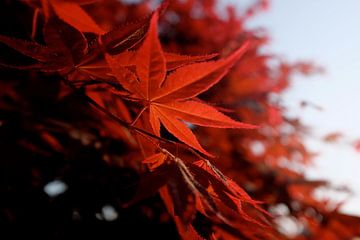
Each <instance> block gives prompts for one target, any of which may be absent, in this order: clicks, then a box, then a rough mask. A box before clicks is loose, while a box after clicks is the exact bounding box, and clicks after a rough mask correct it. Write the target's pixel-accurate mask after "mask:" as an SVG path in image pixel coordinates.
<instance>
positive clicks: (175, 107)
mask: <svg viewBox="0 0 360 240" xmlns="http://www.w3.org/2000/svg"><path fill="white" fill-rule="evenodd" d="M157 22H158V13H157V12H155V13H154V14H153V16H152V18H151V21H150V27H149V30H148V33H147V36H146V37H145V39H144V41H143V43H142V45H141V46H140V47H139V49H138V50H137V51H136V52H135V53H133V54H132V56H130V57H128V58H125V60H126V61H128V62H127V63H124V62H121V61H120V60H119V58H117V57H116V56H115V57H112V56H110V55H107V56H106V59H107V62H108V64H109V66H110V68H111V69H112V71H113V74H114V75H115V77H116V78H117V79H118V81H119V82H120V83H121V84H122V86H123V87H124V88H125V89H126V90H127V91H129V92H130V93H131V94H132V96H133V97H135V98H137V99H139V100H141V101H142V102H143V104H144V107H145V108H148V110H149V116H150V118H149V121H150V124H151V127H152V130H153V132H154V133H155V134H156V135H157V136H160V125H161V124H162V125H163V126H164V127H165V128H166V129H167V130H168V131H169V132H170V133H171V134H173V135H174V136H175V137H176V138H178V139H179V140H180V141H182V142H184V143H185V144H187V145H189V146H191V147H192V148H194V149H196V150H198V151H200V152H202V153H204V154H207V155H210V154H209V153H207V152H206V151H205V150H204V149H203V148H202V146H201V145H200V143H199V142H198V140H197V139H196V136H195V135H194V134H193V133H192V131H191V130H190V129H189V128H188V127H187V125H186V123H185V122H188V123H192V124H195V125H200V126H205V127H216V128H255V126H253V125H250V124H245V123H241V122H237V121H235V120H233V119H231V118H229V117H228V116H226V115H224V114H222V113H221V112H219V111H217V110H216V109H215V108H213V107H211V106H209V105H207V104H205V103H202V102H199V101H196V100H195V99H194V97H196V96H197V95H199V94H200V93H202V92H205V91H206V90H208V89H209V88H210V87H212V86H213V85H214V84H216V83H217V82H219V81H220V80H221V78H222V77H223V76H224V75H225V74H226V73H227V72H228V70H229V69H230V68H231V66H232V65H233V64H234V63H235V62H236V61H237V60H238V59H239V58H240V56H241V55H243V53H244V52H245V50H246V49H247V47H248V44H244V45H243V46H242V47H241V48H239V49H238V50H236V51H235V52H234V53H233V54H231V55H230V56H228V57H227V58H224V59H221V60H217V61H209V62H200V63H190V64H189V63H188V62H185V63H184V64H180V66H179V64H178V67H177V68H176V70H174V71H173V72H171V73H169V74H167V64H168V62H169V61H167V59H169V58H170V57H166V56H167V54H165V53H164V52H163V50H162V47H161V44H160V41H159V39H158V33H157ZM174 56H175V55H174V54H173V55H172V58H173V59H176V58H178V59H180V58H181V56H177V57H174ZM200 58H201V57H200ZM205 58H206V57H205ZM129 59H132V60H129ZM195 60H196V59H195ZM132 64H133V65H135V71H132V70H131V68H127V67H126V66H128V65H132ZM172 68H173V67H172Z"/></svg>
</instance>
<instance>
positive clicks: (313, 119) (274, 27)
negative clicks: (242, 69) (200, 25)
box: [224, 0, 360, 215]
mask: <svg viewBox="0 0 360 240" xmlns="http://www.w3.org/2000/svg"><path fill="white" fill-rule="evenodd" d="M224 1H225V2H231V3H235V4H238V5H240V4H241V3H243V4H244V3H248V2H249V1H250V0H246V1H241V0H224ZM254 26H263V27H265V28H266V29H267V30H268V32H269V34H270V36H271V42H270V45H269V46H268V47H267V48H266V49H264V50H265V51H269V52H273V53H277V54H280V56H282V57H284V59H288V60H290V61H295V60H299V59H309V60H313V61H315V62H317V63H319V64H320V65H322V66H324V67H325V69H326V74H324V75H318V76H314V77H311V78H308V77H297V78H296V79H295V81H294V82H293V83H292V85H291V87H290V89H289V90H288V91H287V92H286V93H285V94H284V95H283V100H284V104H285V105H286V106H287V107H288V109H289V111H288V115H290V116H300V117H301V119H302V120H303V122H304V123H305V124H307V125H308V126H311V128H312V131H313V135H314V136H317V137H309V138H307V139H306V143H307V145H308V147H309V148H310V149H312V150H314V151H317V152H319V153H320V155H319V157H317V158H316V159H315V164H314V166H313V167H311V168H309V169H308V170H307V175H308V176H309V177H310V178H326V179H329V180H330V181H331V182H333V183H334V184H336V185H341V184H346V185H348V186H349V187H350V188H352V190H353V191H354V193H355V196H354V197H352V198H350V199H348V201H347V203H346V204H345V206H344V207H343V211H345V212H348V213H352V214H357V215H360V153H358V152H355V150H354V149H353V148H351V146H349V145H348V144H339V145H326V144H323V143H321V142H320V141H319V139H318V138H319V137H321V136H323V135H325V134H326V133H329V132H334V131H340V132H343V133H344V134H346V135H347V136H348V139H349V140H352V139H356V138H360V127H359V125H360V1H359V0H346V1H340V0H292V1H289V0H272V1H271V6H270V10H269V11H268V12H264V13H262V14H259V15H258V16H256V17H254V18H253V19H252V20H251V22H250V23H249V27H254ZM303 100H306V101H309V102H312V103H314V104H316V105H319V106H321V107H323V108H324V111H317V110H315V109H312V108H305V109H301V108H300V107H299V103H300V102H301V101H303Z"/></svg>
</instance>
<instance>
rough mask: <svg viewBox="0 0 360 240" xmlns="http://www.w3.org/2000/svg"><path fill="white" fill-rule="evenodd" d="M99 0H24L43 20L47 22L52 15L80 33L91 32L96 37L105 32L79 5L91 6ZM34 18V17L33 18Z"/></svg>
mask: <svg viewBox="0 0 360 240" xmlns="http://www.w3.org/2000/svg"><path fill="white" fill-rule="evenodd" d="M98 1H99V0H38V1H36V0H25V2H26V3H28V4H29V5H30V6H33V7H34V8H35V9H41V10H42V13H43V15H44V17H45V20H46V21H47V20H49V19H50V18H51V16H52V13H55V15H56V16H57V17H58V18H60V19H61V20H63V21H64V22H66V23H67V24H69V25H71V26H72V27H74V28H76V29H78V30H79V31H81V32H91V33H95V34H98V35H101V34H103V33H104V32H105V31H104V30H103V29H102V28H101V27H99V25H98V24H97V23H96V22H95V21H94V20H93V18H92V17H91V16H90V15H89V14H87V12H86V11H85V10H84V9H82V7H81V5H86V4H91V3H94V2H98ZM34 17H36V15H35V16H34Z"/></svg>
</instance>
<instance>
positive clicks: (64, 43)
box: [0, 18, 149, 80]
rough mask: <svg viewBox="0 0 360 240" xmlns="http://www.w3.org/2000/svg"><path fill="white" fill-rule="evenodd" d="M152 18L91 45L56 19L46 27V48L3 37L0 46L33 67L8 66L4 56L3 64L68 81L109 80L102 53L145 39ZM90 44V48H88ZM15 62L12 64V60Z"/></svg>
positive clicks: (106, 35) (107, 34) (44, 33)
mask: <svg viewBox="0 0 360 240" xmlns="http://www.w3.org/2000/svg"><path fill="white" fill-rule="evenodd" d="M148 25H149V19H147V18H144V19H142V20H141V21H137V22H135V23H127V24H124V25H120V26H119V27H117V28H116V29H114V30H112V31H110V32H108V33H106V34H104V35H102V36H101V37H99V42H97V41H96V40H94V41H93V42H92V43H90V44H88V41H87V39H86V38H85V36H84V34H83V33H82V32H81V31H79V30H78V29H76V28H74V27H72V26H71V25H69V24H67V23H65V22H63V21H62V20H59V19H57V18H52V19H49V20H48V21H47V22H46V23H45V26H44V28H43V36H44V42H45V45H42V44H39V43H37V42H35V41H25V40H22V39H16V38H11V37H8V36H3V35H0V43H3V44H5V45H7V46H9V47H10V48H13V49H15V50H16V51H18V52H20V53H21V54H22V55H24V56H27V57H30V58H32V59H33V60H35V61H36V62H35V63H33V64H28V65H23V64H21V63H18V62H16V63H9V62H8V60H7V59H6V57H5V56H2V57H1V59H0V65H4V66H7V67H14V68H19V69H33V70H39V71H44V72H60V73H62V74H63V75H64V76H66V77H67V78H69V79H77V80H81V79H83V78H85V79H91V78H101V79H107V78H108V75H107V74H108V72H109V68H108V66H107V64H106V62H105V60H104V59H103V57H102V55H103V51H102V49H104V51H109V52H114V51H115V52H122V51H124V50H126V49H127V48H129V47H131V46H133V45H134V44H136V43H137V42H138V41H140V40H141V39H143V38H144V36H145V33H146V30H147V28H148ZM89 45H90V46H91V47H89ZM12 62H13V61H12Z"/></svg>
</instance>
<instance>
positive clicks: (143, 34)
mask: <svg viewBox="0 0 360 240" xmlns="http://www.w3.org/2000/svg"><path fill="white" fill-rule="evenodd" d="M24 3H25V4H27V5H26V6H25V5H23V4H24ZM150 3H151V1H144V2H143V3H140V4H129V5H126V4H122V3H120V1H115V0H102V1H91V0H90V1H89V0H77V1H68V0H42V1H23V2H21V3H20V2H16V3H5V5H4V6H6V7H7V8H9V11H10V10H13V11H14V9H21V11H24V12H26V11H27V13H28V12H29V11H32V12H33V16H31V14H27V15H24V17H19V19H18V20H17V21H18V22H19V25H22V26H23V27H22V28H18V29H16V31H15V33H16V34H11V31H9V30H8V29H4V31H2V33H4V34H2V35H0V43H1V47H2V49H3V50H4V51H5V52H6V53H7V54H4V55H3V56H2V57H1V58H0V64H1V65H2V66H4V67H3V68H2V69H1V71H2V73H3V76H2V77H1V79H0V86H1V89H2V92H1V95H0V97H1V98H0V110H1V112H2V113H3V116H4V117H1V118H0V121H1V125H4V128H5V129H8V130H7V131H8V132H7V133H5V132H4V133H3V134H4V136H8V135H9V132H11V131H13V129H15V128H16V129H20V132H21V133H18V132H17V131H16V132H15V133H14V136H12V137H11V141H8V142H7V143H6V144H5V143H4V144H2V147H1V149H6V148H8V149H11V150H14V149H15V150H16V149H17V150H18V151H19V152H24V154H23V155H22V156H30V155H35V156H37V157H39V158H44V159H46V160H48V161H51V158H59V159H60V162H61V160H64V161H65V160H71V162H72V164H75V165H80V166H81V167H85V168H87V167H86V165H87V163H86V160H87V159H88V158H89V156H87V155H86V154H81V152H82V151H85V152H92V153H95V154H96V156H97V158H96V160H98V159H100V160H101V159H102V161H105V162H106V166H111V167H112V168H115V169H131V171H132V172H133V173H135V174H136V175H137V176H138V177H137V181H133V182H132V183H131V184H129V185H131V186H132V187H131V189H133V191H131V192H129V191H128V190H123V191H121V193H120V195H121V196H122V197H120V196H117V195H110V198H111V199H113V201H114V202H116V204H115V205H116V208H118V209H134V208H135V209H136V208H137V207H139V206H140V208H142V209H143V210H144V209H145V208H143V207H147V208H146V209H147V210H146V211H145V210H144V211H142V213H141V215H142V216H145V217H147V221H148V222H150V221H153V222H155V223H156V224H157V226H162V225H161V224H162V223H163V222H170V223H171V222H173V223H174V224H175V225H176V228H177V232H178V234H179V236H181V238H183V239H203V238H205V239H287V238H294V239H351V238H352V237H355V236H358V235H360V219H359V218H356V217H351V216H346V215H343V214H341V213H339V212H338V210H337V208H334V207H331V204H327V203H324V202H321V201H319V200H317V199H315V198H314V196H313V191H314V190H315V189H316V188H318V187H319V186H321V187H324V186H328V184H327V183H326V182H323V181H308V180H306V179H305V178H304V176H303V175H302V174H301V173H299V171H296V170H294V169H293V168H292V167H291V166H293V165H295V164H300V165H306V164H308V163H309V162H310V161H311V157H312V153H310V152H309V151H308V150H307V149H306V147H305V146H304V144H303V143H302V135H303V134H304V133H306V129H305V128H304V127H303V126H302V125H301V122H300V121H299V120H297V119H289V118H287V117H285V116H284V108H283V107H282V106H281V104H280V103H279V102H278V101H274V99H273V98H274V97H276V95H278V94H280V93H281V92H282V91H283V90H284V89H286V88H287V86H288V85H289V81H290V80H291V76H292V75H293V74H297V73H301V74H313V73H316V72H319V71H321V69H319V68H318V67H316V66H313V65H312V64H309V63H303V62H299V63H295V64H289V63H286V62H283V61H280V60H279V59H278V58H277V57H276V56H267V55H263V54H262V53H261V52H260V51H259V49H260V48H261V47H262V46H263V45H264V44H266V42H267V36H266V35H264V34H263V33H262V32H259V31H257V30H249V29H246V28H245V27H244V23H245V22H246V21H247V19H248V18H249V17H251V16H253V15H254V14H255V13H256V12H257V11H259V10H263V9H266V8H267V7H268V1H259V2H257V3H256V4H254V5H253V6H251V7H250V8H249V9H247V10H246V11H244V13H243V14H242V15H240V16H238V15H237V14H236V13H235V10H234V9H233V8H228V12H227V16H219V15H218V13H217V12H216V8H215V1H213V0H206V1H195V0H188V1H180V0H179V1H175V0H174V1H171V2H170V4H169V2H168V1H164V2H163V3H162V4H161V5H160V6H158V7H157V8H156V9H152V8H151V6H152V5H151V4H150ZM168 5H169V6H168ZM29 7H31V8H29ZM24 9H25V10H24ZM30 19H32V25H29V24H28V22H29V20H30ZM30 22H31V21H30ZM16 27H17V26H16ZM23 28H25V29H26V30H22V29H23ZM158 28H159V32H160V33H158ZM39 29H41V31H39ZM9 32H10V34H9ZM13 32H14V31H13ZM29 33H31V34H29ZM26 38H28V39H26ZM29 39H31V40H29ZM270 61H271V62H272V63H274V62H275V63H276V64H270ZM11 68H13V69H15V70H13V69H11ZM198 126H200V127H198ZM224 128H230V130H227V129H224ZM6 134H8V135H6ZM10 135H11V134H10ZM339 137H340V135H339V134H332V135H328V136H326V137H325V138H324V140H325V141H328V142H333V141H336V140H337V139H338V138H339ZM1 139H3V137H2V138H1ZM4 139H5V137H4ZM73 145H76V146H73ZM357 145H358V144H357ZM114 146H115V147H114ZM205 149H206V150H205ZM4 151H5V150H4ZM6 152H7V150H6ZM11 154H13V153H11V152H9V156H11ZM19 158H20V157H19ZM77 162H79V163H77ZM49 164H50V163H49ZM69 166H70V167H69ZM69 166H67V168H61V170H58V171H59V172H60V173H58V175H56V174H55V175H51V177H57V178H62V179H64V180H65V181H66V179H67V177H66V176H67V173H68V171H70V170H69V169H72V167H71V166H73V165H71V164H70V165H69ZM31 168H32V171H33V172H36V174H35V175H36V176H38V175H39V174H40V175H41V176H43V175H44V174H48V173H44V172H43V171H42V170H41V169H40V170H39V168H38V167H36V166H32V167H31ZM90 168H91V166H90ZM96 170H97V169H96V167H94V169H93V171H95V172H96ZM9 171H11V169H10V168H9ZM129 171H130V170H129ZM38 172H39V173H38ZM83 172H84V171H81V170H80V171H79V172H78V173H79V174H83ZM35 175H34V176H35ZM34 176H33V177H32V178H35V177H34ZM44 176H45V175H44ZM43 178H44V179H42V181H41V183H40V185H41V184H42V185H44V184H45V180H46V178H45V177H43ZM48 178H50V177H48ZM93 178H94V177H93ZM90 179H92V178H91V177H90ZM33 181H34V180H33ZM92 181H100V180H99V179H94V180H92ZM101 181H103V180H101ZM67 183H68V184H69V187H70V189H71V187H72V184H73V182H72V181H70V180H68V181H67ZM103 183H105V186H106V184H110V185H112V184H114V183H112V182H111V179H108V180H106V181H105V180H104V181H103ZM34 186H35V185H31V189H34V188H35V187H34ZM115 188H116V186H115ZM127 188H129V187H128V186H125V188H124V189H127ZM2 191H3V193H5V194H6V193H7V190H2ZM154 196H160V197H161V201H162V202H163V204H164V205H161V206H163V208H160V209H159V208H158V207H156V206H157V205H156V204H159V202H160V201H159V199H157V200H156V204H155V203H154V204H152V205H151V204H150V206H147V205H146V203H145V201H146V199H149V198H150V199H151V198H154ZM104 198H105V196H104ZM114 199H115V200H114ZM279 206H283V207H285V208H286V211H285V213H284V212H283V213H277V212H276V211H274V209H276V207H279ZM165 209H166V211H165ZM74 211H75V210H74ZM119 211H121V210H119ZM129 211H130V210H129ZM2 212H4V213H7V215H6V214H4V215H6V217H5V218H6V219H7V220H8V221H10V222H11V221H12V220H11V218H15V220H14V221H15V222H17V220H16V218H20V217H19V216H17V215H16V213H15V212H16V209H14V208H11V207H7V206H4V207H3V208H2ZM128 214H130V212H128ZM156 216H160V217H156ZM166 216H170V217H166ZM281 218H288V219H290V218H291V219H294V221H295V222H296V224H297V226H298V228H299V229H301V231H298V232H296V233H295V234H292V235H291V236H290V235H289V234H286V233H284V232H283V231H282V230H281V229H282V227H284V226H279V224H278V223H279V219H281ZM139 225H140V223H139ZM132 227H133V228H134V229H135V228H136V227H139V228H140V227H141V226H132ZM285 227H286V226H285ZM159 229H160V230H159V231H161V229H163V228H159ZM124 231H126V230H124ZM139 231H142V230H141V229H139ZM119 234H120V235H121V232H120V233H119ZM136 234H138V235H136V236H142V235H141V234H144V235H145V236H147V234H148V233H147V232H146V231H144V232H142V233H136ZM154 234H156V233H154ZM162 234H164V235H162ZM155 236H156V235H155ZM157 236H166V237H167V238H169V236H170V235H165V233H161V234H160V233H157Z"/></svg>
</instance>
